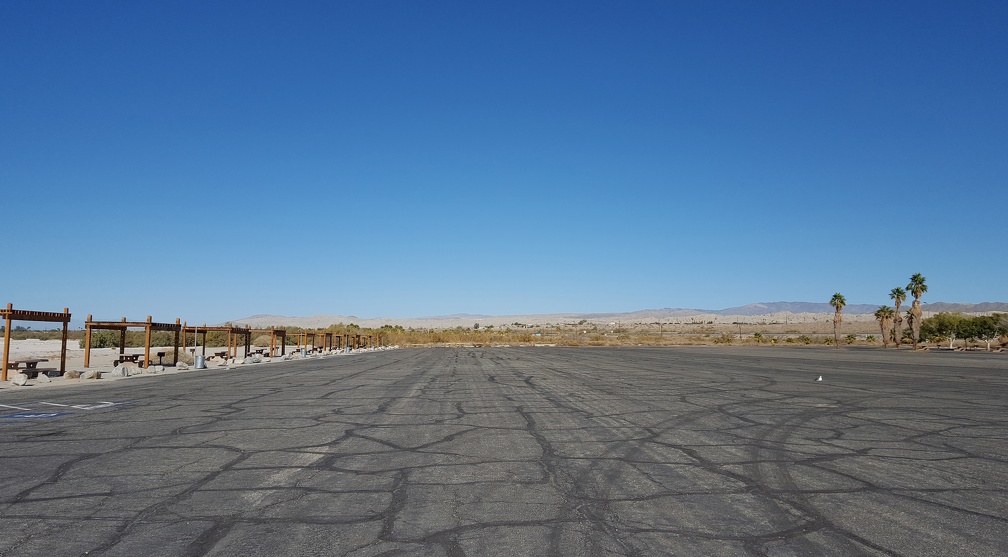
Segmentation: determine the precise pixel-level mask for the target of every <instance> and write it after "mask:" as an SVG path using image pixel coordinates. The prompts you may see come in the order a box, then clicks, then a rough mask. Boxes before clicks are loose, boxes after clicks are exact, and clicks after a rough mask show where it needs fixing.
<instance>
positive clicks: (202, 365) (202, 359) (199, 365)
mask: <svg viewBox="0 0 1008 557" xmlns="http://www.w3.org/2000/svg"><path fill="white" fill-rule="evenodd" d="M193 367H194V368H196V369H206V356H204V355H202V354H198V355H196V357H195V358H194V361H193Z"/></svg>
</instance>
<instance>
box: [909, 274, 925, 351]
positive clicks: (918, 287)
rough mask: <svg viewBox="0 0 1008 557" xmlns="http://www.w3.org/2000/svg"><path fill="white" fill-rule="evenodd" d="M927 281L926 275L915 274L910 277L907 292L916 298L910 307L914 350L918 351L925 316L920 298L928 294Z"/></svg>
mask: <svg viewBox="0 0 1008 557" xmlns="http://www.w3.org/2000/svg"><path fill="white" fill-rule="evenodd" d="M925 281H926V279H925V278H924V275H922V274H920V273H914V274H913V276H912V277H910V283H909V284H907V290H908V291H910V293H911V294H913V297H914V301H913V305H911V306H910V330H911V331H912V332H913V347H914V350H917V344H918V343H920V327H921V318H922V317H923V316H924V311H922V310H921V303H920V298H921V295H922V294H924V293H925V292H927V283H926V282H925Z"/></svg>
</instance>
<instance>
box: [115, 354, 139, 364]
mask: <svg viewBox="0 0 1008 557" xmlns="http://www.w3.org/2000/svg"><path fill="white" fill-rule="evenodd" d="M123 362H133V363H135V364H138V365H139V364H142V363H143V354H119V359H118V360H116V361H115V362H114V363H115V364H116V365H118V364H121V363H123Z"/></svg>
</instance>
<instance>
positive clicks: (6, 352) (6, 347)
mask: <svg viewBox="0 0 1008 557" xmlns="http://www.w3.org/2000/svg"><path fill="white" fill-rule="evenodd" d="M13 311H14V304H10V303H8V304H7V314H6V316H5V318H4V321H5V322H6V324H5V325H4V339H3V380H4V381H7V364H9V363H10V333H11V330H10V323H11V312H13Z"/></svg>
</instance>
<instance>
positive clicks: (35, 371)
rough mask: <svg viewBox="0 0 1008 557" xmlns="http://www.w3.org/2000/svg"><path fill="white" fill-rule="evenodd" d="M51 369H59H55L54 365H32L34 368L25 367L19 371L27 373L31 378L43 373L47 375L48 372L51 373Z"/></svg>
mask: <svg viewBox="0 0 1008 557" xmlns="http://www.w3.org/2000/svg"><path fill="white" fill-rule="evenodd" d="M53 371H59V370H58V369H56V368H54V367H34V368H30V369H26V370H24V371H22V372H21V373H23V374H25V375H27V376H28V378H29V379H32V378H35V377H38V376H39V375H42V374H45V376H46V377H48V376H49V373H51V372H53Z"/></svg>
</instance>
